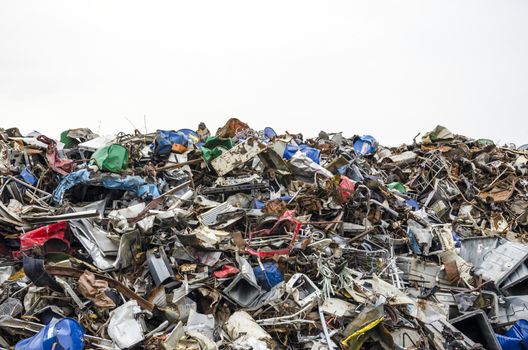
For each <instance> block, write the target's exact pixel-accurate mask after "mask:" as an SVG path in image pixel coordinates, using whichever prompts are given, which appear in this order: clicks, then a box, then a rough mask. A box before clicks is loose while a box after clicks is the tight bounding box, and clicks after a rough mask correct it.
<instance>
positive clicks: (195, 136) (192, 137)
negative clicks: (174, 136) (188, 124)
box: [176, 129, 200, 143]
mask: <svg viewBox="0 0 528 350" xmlns="http://www.w3.org/2000/svg"><path fill="white" fill-rule="evenodd" d="M176 132H181V133H182V134H184V135H185V136H187V139H189V140H191V141H192V143H197V142H199V141H200V135H198V133H197V132H196V131H194V130H191V129H180V130H178V131H176Z"/></svg>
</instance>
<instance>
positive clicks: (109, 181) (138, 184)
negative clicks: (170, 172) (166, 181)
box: [101, 175, 160, 198]
mask: <svg viewBox="0 0 528 350" xmlns="http://www.w3.org/2000/svg"><path fill="white" fill-rule="evenodd" d="M101 183H102V185H103V186H104V187H106V188H110V189H115V190H126V191H131V192H134V193H135V194H136V195H137V196H138V197H144V196H147V197H152V198H156V197H159V195H160V193H159V190H158V186H156V184H152V183H148V182H146V181H145V180H144V179H143V178H142V177H139V176H130V175H129V176H126V177H124V178H116V177H104V178H103V179H102V181H101Z"/></svg>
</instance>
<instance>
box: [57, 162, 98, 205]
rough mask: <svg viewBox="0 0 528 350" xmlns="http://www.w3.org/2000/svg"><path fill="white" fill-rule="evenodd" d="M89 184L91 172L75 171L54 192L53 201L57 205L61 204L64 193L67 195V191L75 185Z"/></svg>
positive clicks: (84, 170)
mask: <svg viewBox="0 0 528 350" xmlns="http://www.w3.org/2000/svg"><path fill="white" fill-rule="evenodd" d="M88 183H90V172H89V171H88V170H86V169H81V170H78V171H74V172H73V173H69V174H68V175H66V176H65V177H64V178H63V179H62V181H61V182H60V183H59V185H58V186H57V187H56V188H55V190H54V191H53V201H54V202H55V203H57V204H61V203H62V198H63V197H64V193H66V191H68V190H69V189H70V188H72V187H73V186H75V185H78V184H88Z"/></svg>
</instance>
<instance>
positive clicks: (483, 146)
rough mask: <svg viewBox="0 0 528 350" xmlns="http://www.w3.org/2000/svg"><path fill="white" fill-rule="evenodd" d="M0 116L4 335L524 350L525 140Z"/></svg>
mask: <svg viewBox="0 0 528 350" xmlns="http://www.w3.org/2000/svg"><path fill="white" fill-rule="evenodd" d="M418 137H419V135H418V136H417V137H416V138H415V140H414V141H413V143H412V144H409V145H402V146H399V147H383V146H381V145H380V144H379V143H378V141H377V140H376V139H375V138H374V137H373V136H370V135H355V136H353V137H345V136H343V134H342V133H341V132H336V133H327V132H320V133H319V135H318V137H316V138H309V139H305V138H304V137H303V135H301V134H291V133H285V134H283V135H278V134H277V133H276V132H275V131H274V130H273V129H272V128H269V127H268V128H265V129H264V130H254V129H252V128H251V127H250V126H249V125H247V124H246V123H244V122H242V121H240V120H238V119H234V118H233V119H230V120H228V121H227V123H226V124H225V125H224V126H223V127H221V128H219V129H218V131H217V132H216V133H215V134H214V135H213V134H211V133H210V131H209V130H208V129H207V127H206V126H205V124H203V123H200V125H199V127H198V129H197V130H192V129H180V130H158V131H156V132H155V133H141V132H139V131H136V132H135V133H134V134H133V135H130V134H125V133H120V134H117V135H114V136H99V135H96V134H94V133H93V132H92V131H91V130H89V129H72V130H66V131H64V132H63V133H62V134H61V136H60V142H59V141H56V140H53V139H50V138H48V137H46V136H44V135H42V134H39V133H37V132H33V133H31V134H29V135H22V134H21V133H20V131H19V130H18V129H16V128H11V129H5V130H4V129H0V175H1V181H0V196H1V200H0V348H6V349H7V348H13V347H14V348H15V349H17V350H20V349H67V350H74V349H83V348H90V349H130V348H148V349H207V350H213V349H258V350H263V349H312V350H317V349H339V348H341V349H527V348H528V321H527V320H528V245H526V244H525V243H526V239H527V234H528V146H526V145H525V146H521V147H515V146H514V145H505V146H499V145H495V144H494V143H493V142H492V141H490V140H486V139H471V138H467V137H464V136H461V135H456V134H453V133H451V132H450V131H449V130H448V129H446V128H445V127H442V126H437V127H436V128H435V129H434V130H432V131H430V132H427V133H425V134H424V135H423V137H421V139H419V140H418V141H417V138H418Z"/></svg>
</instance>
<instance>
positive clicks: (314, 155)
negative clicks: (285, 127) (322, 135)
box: [282, 143, 321, 164]
mask: <svg viewBox="0 0 528 350" xmlns="http://www.w3.org/2000/svg"><path fill="white" fill-rule="evenodd" d="M297 151H301V152H302V153H304V154H305V155H306V156H307V157H308V158H310V159H311V160H313V161H314V162H315V163H317V164H319V154H320V153H321V152H319V150H318V149H317V148H313V147H310V146H308V145H305V144H301V145H299V146H296V145H292V144H291V143H289V144H287V145H286V149H285V150H284V154H283V155H282V158H284V159H286V160H290V158H291V157H293V155H294V154H295V153H297Z"/></svg>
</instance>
